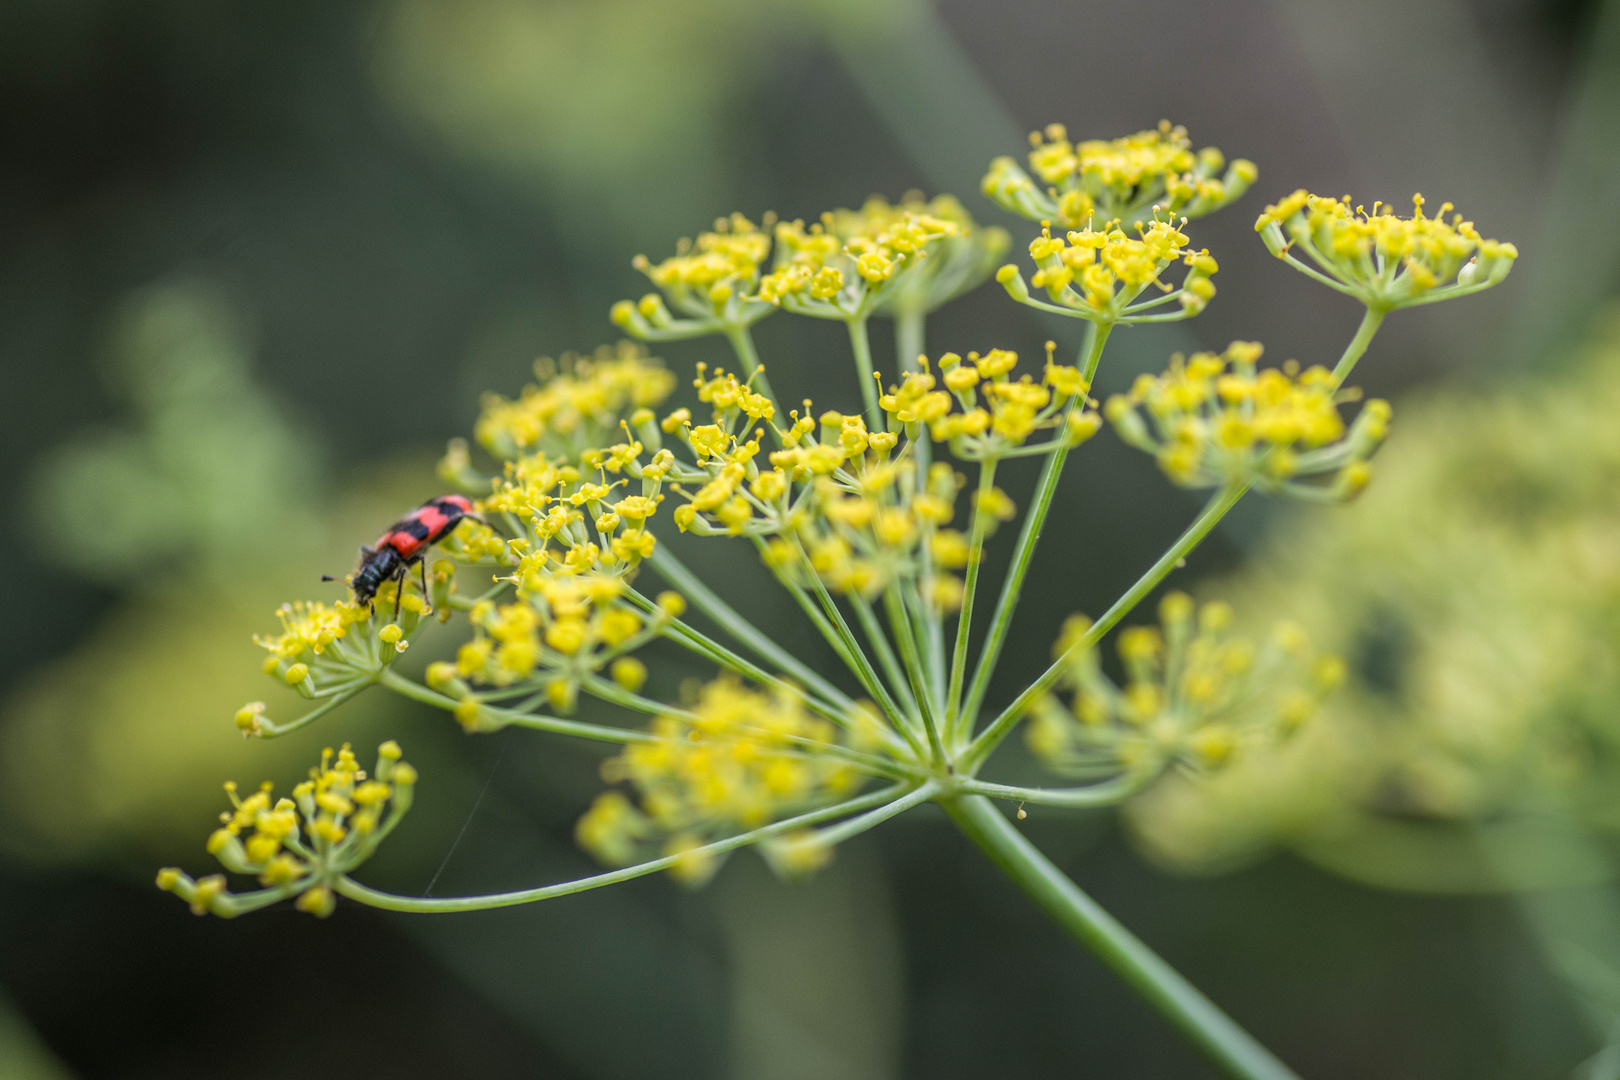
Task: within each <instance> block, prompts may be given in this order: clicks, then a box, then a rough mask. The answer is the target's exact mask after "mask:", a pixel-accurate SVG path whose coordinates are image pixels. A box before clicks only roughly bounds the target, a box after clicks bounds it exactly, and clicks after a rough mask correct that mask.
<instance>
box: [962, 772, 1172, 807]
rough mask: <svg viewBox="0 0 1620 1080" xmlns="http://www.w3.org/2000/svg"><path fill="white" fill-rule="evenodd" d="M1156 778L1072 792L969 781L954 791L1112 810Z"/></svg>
mask: <svg viewBox="0 0 1620 1080" xmlns="http://www.w3.org/2000/svg"><path fill="white" fill-rule="evenodd" d="M1156 775H1157V774H1156V773H1149V774H1147V775H1145V776H1118V777H1115V778H1114V779H1112V780H1104V781H1102V782H1101V783H1096V784H1091V785H1089V786H1087V787H1073V788H1043V787H1033V788H1032V787H1014V786H1012V785H1009V784H990V783H986V782H985V781H983V780H976V779H973V778H971V777H970V778H968V779H966V780H961V781H959V782H958V784H957V789H958V790H959V791H961V792H963V793H964V794H967V795H987V796H989V797H990V798H992V799H1008V800H1013V799H1016V800H1018V801H1019V802H1032V803H1039V804H1040V805H1042V806H1064V807H1069V808H1070V809H1083V808H1087V807H1094V806H1113V805H1114V804H1115V803H1117V802H1120V801H1121V800H1123V799H1125V798H1128V797H1129V796H1131V795H1132V794H1134V793H1136V792H1138V791H1140V790H1141V789H1142V787H1143V785H1144V784H1146V783H1147V781H1149V780H1151V779H1153V777H1154V776H1156Z"/></svg>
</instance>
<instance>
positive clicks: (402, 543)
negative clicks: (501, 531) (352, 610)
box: [324, 495, 482, 604]
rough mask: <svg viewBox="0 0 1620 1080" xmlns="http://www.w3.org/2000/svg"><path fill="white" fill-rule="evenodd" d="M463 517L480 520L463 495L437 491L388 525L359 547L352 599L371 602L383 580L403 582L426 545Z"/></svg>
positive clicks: (442, 534) (440, 538)
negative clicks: (433, 497)
mask: <svg viewBox="0 0 1620 1080" xmlns="http://www.w3.org/2000/svg"><path fill="white" fill-rule="evenodd" d="M466 517H470V518H472V519H474V520H475V521H477V520H482V519H480V518H479V517H478V515H477V514H474V513H473V511H472V501H471V500H470V499H468V498H467V497H466V496H465V495H440V496H439V497H438V498H436V499H429V500H428V501H427V502H425V503H423V504H422V505H421V506H418V507H417V508H416V509H415V510H412V511H411V512H410V513H408V514H406V515H405V516H404V517H402V518H400V519H399V520H398V521H396V522H394V523H393V524H392V525H390V526H388V529H387V531H385V532H384V533H383V534H382V535H381V536H379V537H377V542H376V543H375V544H373V545H372V546H370V547H362V548H361V549H360V565H359V567H358V568H356V569H355V572H354V577H353V578H351V579H350V581H349V587H350V588H352V589H353V590H354V599H355V602H356V603H360V604H369V603H371V601H372V599H373V598H374V597H375V596H376V595H377V590H378V589H379V588H381V587H382V584H383V582H385V581H390V580H393V581H400V582H403V581H404V579H405V574H406V572H407V571H408V570H410V568H411V567H412V566H415V565H416V564H417V563H419V562H421V561H422V556H423V555H425V554H427V549H428V548H429V547H430V546H432V545H433V544H436V543H438V542H439V541H440V540H443V539H444V538H445V537H446V536H449V535H450V532H451V530H453V529H454V528H455V527H456V526H457V525H459V524H461V519H462V518H466ZM324 580H327V581H330V580H332V579H331V578H326V579H324Z"/></svg>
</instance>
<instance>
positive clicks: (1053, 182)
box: [983, 120, 1258, 226]
mask: <svg viewBox="0 0 1620 1080" xmlns="http://www.w3.org/2000/svg"><path fill="white" fill-rule="evenodd" d="M1029 141H1030V145H1031V147H1032V149H1031V150H1030V154H1029V164H1030V169H1031V170H1032V171H1033V172H1034V173H1035V176H1036V177H1038V178H1039V180H1040V183H1039V184H1037V183H1036V181H1035V179H1033V178H1031V176H1030V175H1029V173H1027V172H1025V171H1024V170H1023V168H1021V167H1020V166H1019V165H1018V163H1017V162H1016V161H1014V160H1013V159H1012V158H1010V157H999V158H996V159H995V160H994V161H993V162H991V163H990V171H989V173H987V174H986V175H985V178H984V184H983V189H984V193H985V194H986V195H988V196H989V197H990V198H991V199H993V200H995V201H996V202H997V203H998V204H1000V205H1001V206H1003V207H1005V208H1006V209H1008V210H1011V211H1012V212H1013V213H1015V214H1022V215H1023V216H1024V217H1027V218H1030V219H1032V220H1035V221H1056V222H1058V223H1060V224H1062V225H1067V226H1084V225H1089V224H1091V223H1092V222H1093V221H1094V220H1095V221H1102V222H1107V221H1113V220H1115V219H1118V220H1120V221H1124V222H1127V223H1131V222H1136V221H1143V220H1146V219H1147V218H1149V217H1152V216H1153V215H1154V214H1155V213H1156V212H1165V213H1172V214H1180V215H1181V216H1183V217H1187V218H1196V217H1202V216H1203V215H1205V214H1208V213H1212V212H1213V211H1215V210H1219V209H1220V208H1221V207H1223V206H1225V205H1227V204H1228V203H1230V202H1232V201H1233V200H1235V199H1237V198H1238V197H1239V196H1241V195H1242V194H1243V193H1244V192H1245V191H1247V190H1248V188H1249V185H1250V184H1252V183H1254V180H1255V177H1256V176H1257V175H1258V172H1257V170H1256V169H1255V167H1254V163H1253V162H1250V161H1245V160H1242V159H1239V160H1237V161H1234V162H1232V163H1231V165H1230V166H1227V164H1226V158H1225V157H1224V156H1223V155H1222V154H1221V152H1220V151H1219V150H1217V149H1215V148H1214V147H1206V148H1205V149H1203V150H1199V151H1197V152H1196V153H1195V152H1194V151H1193V149H1192V141H1191V140H1190V139H1188V137H1187V131H1186V129H1185V128H1181V127H1172V126H1171V125H1170V122H1169V121H1168V120H1165V121H1162V122H1161V123H1160V124H1159V126H1158V128H1157V129H1155V130H1152V131H1140V132H1137V133H1136V134H1135V135H1127V136H1125V137H1124V138H1121V139H1113V140H1101V139H1092V140H1086V141H1084V142H1078V143H1073V142H1070V141H1069V133H1068V131H1067V129H1065V128H1064V126H1063V125H1062V124H1051V125H1049V126H1048V127H1047V128H1046V130H1045V131H1037V132H1034V133H1032V134H1031V135H1030V137H1029ZM1223 168H1224V169H1225V172H1224V173H1222V169H1223ZM1043 185H1044V186H1043Z"/></svg>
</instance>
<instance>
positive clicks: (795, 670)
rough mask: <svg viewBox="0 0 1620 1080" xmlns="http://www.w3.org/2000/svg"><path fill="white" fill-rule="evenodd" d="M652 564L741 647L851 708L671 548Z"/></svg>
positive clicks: (846, 697) (660, 549)
mask: <svg viewBox="0 0 1620 1080" xmlns="http://www.w3.org/2000/svg"><path fill="white" fill-rule="evenodd" d="M649 561H650V562H651V563H652V566H653V569H654V570H657V571H658V573H659V574H660V575H661V576H662V577H663V579H664V580H665V581H666V582H668V583H669V584H670V585H671V586H672V587H673V588H675V589H678V590H680V592H681V593H682V594H683V595H684V596H685V597H686V598H687V599H688V600H690V601H691V602H692V604H693V605H694V606H695V607H696V608H697V609H698V610H699V611H701V612H703V614H705V615H707V616H708V617H709V618H711V619H713V620H714V621H715V624H716V625H718V626H719V627H720V628H721V629H722V630H724V631H725V632H726V633H728V634H730V635H731V636H732V637H734V638H736V639H737V641H738V642H739V643H741V644H743V645H746V646H747V647H748V648H750V649H752V650H753V651H754V652H755V653H756V654H757V655H758V656H759V657H760V658H762V659H764V660H768V661H770V662H771V663H773V664H775V665H776V666H777V668H779V669H780V670H782V671H784V672H786V673H787V674H789V675H792V676H793V677H794V678H795V679H798V680H799V681H800V682H802V683H803V684H804V685H805V686H808V687H812V688H814V689H815V691H816V693H818V694H821V695H822V696H823V697H825V698H826V699H827V700H828V701H834V702H837V703H839V704H841V705H848V704H849V700H850V699H849V695H848V694H846V693H844V692H843V691H842V690H840V689H838V687H836V686H834V685H833V684H832V683H830V682H828V681H827V680H826V679H824V678H822V677H821V675H820V674H818V673H817V672H816V670H815V669H814V668H812V667H811V666H810V665H808V664H806V663H805V662H804V661H803V660H800V659H799V658H798V657H797V656H794V655H793V654H792V653H790V652H788V651H787V650H786V649H784V648H782V646H780V645H778V644H777V643H776V642H774V641H772V640H771V639H770V638H768V637H766V636H765V634H764V633H763V632H762V631H760V630H759V629H758V628H757V627H756V626H754V624H753V623H751V622H749V621H748V620H747V619H745V618H743V616H742V615H741V614H739V613H738V612H737V609H736V608H733V607H732V606H731V605H730V604H728V603H726V602H725V601H724V600H722V599H720V597H719V596H717V595H715V593H714V591H713V590H712V589H710V588H709V587H708V586H707V585H705V584H703V581H702V579H700V578H699V577H698V576H697V575H696V574H694V573H692V571H691V570H689V569H687V567H686V564H685V563H683V562H681V561H680V560H679V559H678V558H676V557H675V556H674V554H673V553H671V552H670V550H669V545H667V544H659V545H658V548H657V549H656V550H655V551H654V552H653V554H652V558H651V559H650V560H649Z"/></svg>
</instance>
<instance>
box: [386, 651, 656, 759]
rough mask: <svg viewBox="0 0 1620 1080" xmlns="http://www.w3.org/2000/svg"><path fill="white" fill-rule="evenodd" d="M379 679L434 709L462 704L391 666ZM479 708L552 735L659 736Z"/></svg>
mask: <svg viewBox="0 0 1620 1080" xmlns="http://www.w3.org/2000/svg"><path fill="white" fill-rule="evenodd" d="M377 681H378V682H380V683H382V685H384V686H386V687H388V689H390V690H392V691H394V693H396V694H399V695H400V696H401V697H407V698H410V699H411V700H412V701H420V702H421V703H422V704H424V705H432V706H433V707H434V708H435V709H445V710H447V711H451V712H454V711H455V708H456V706H457V705H459V704H460V702H458V701H457V700H456V699H455V698H452V697H446V696H445V695H443V694H441V693H438V692H437V691H435V690H430V689H428V688H427V687H425V686H423V685H421V684H420V683H414V682H411V680H409V679H407V678H405V677H404V676H403V675H396V674H394V670H393V669H392V668H385V669H383V673H382V676H381V677H380V678H379V679H378V680H377ZM480 708H481V709H482V710H483V711H484V712H487V713H489V714H490V715H491V716H495V717H499V718H500V720H501V721H502V722H503V723H507V724H513V725H516V726H518V727H526V728H533V729H535V730H536V731H548V732H550V733H551V734H553V735H571V736H573V737H574V738H576V739H590V740H592V741H594V742H607V743H632V742H655V741H657V736H654V735H651V734H649V733H647V732H645V731H632V730H630V729H628V728H612V727H603V726H602V725H600V724H586V723H583V722H581V721H578V720H560V719H558V718H557V717H555V716H540V715H537V714H535V713H521V712H514V711H513V710H511V709H498V708H495V707H494V706H493V705H481V706H480Z"/></svg>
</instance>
